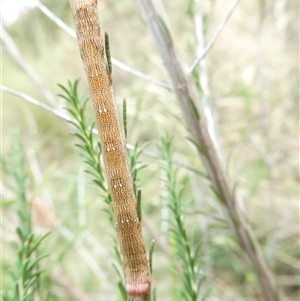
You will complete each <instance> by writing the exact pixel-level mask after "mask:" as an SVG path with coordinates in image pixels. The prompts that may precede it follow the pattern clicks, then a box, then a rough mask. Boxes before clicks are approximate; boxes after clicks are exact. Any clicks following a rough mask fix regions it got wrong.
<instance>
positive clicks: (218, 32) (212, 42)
mask: <svg viewBox="0 0 300 301" xmlns="http://www.w3.org/2000/svg"><path fill="white" fill-rule="evenodd" d="M240 1H241V0H234V1H233V2H232V4H231V6H230V8H229V10H228V12H227V14H226V15H225V17H224V19H223V20H222V21H221V23H220V24H219V26H218V27H217V29H216V31H215V32H214V34H213V36H212V37H211V39H210V40H209V41H208V43H207V45H206V47H205V48H204V50H203V52H202V53H201V54H200V55H199V56H198V57H197V58H196V60H195V61H194V62H193V64H192V65H191V66H190V68H188V71H187V72H188V73H192V72H193V71H194V69H195V68H196V67H197V65H198V64H199V63H200V61H201V60H202V59H203V58H204V57H205V56H206V54H207V53H208V51H209V50H210V49H211V47H212V46H213V44H214V43H215V41H216V40H217V38H218V36H219V35H220V33H221V31H222V30H223V28H224V26H225V24H226V23H227V21H228V20H229V18H230V16H231V15H232V13H233V11H234V9H235V8H236V6H237V5H238V3H239V2H240Z"/></svg>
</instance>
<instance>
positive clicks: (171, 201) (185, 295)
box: [160, 137, 204, 301]
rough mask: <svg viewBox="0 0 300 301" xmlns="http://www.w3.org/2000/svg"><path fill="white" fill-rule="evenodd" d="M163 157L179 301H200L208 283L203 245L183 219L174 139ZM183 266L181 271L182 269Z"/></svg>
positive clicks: (166, 145)
mask: <svg viewBox="0 0 300 301" xmlns="http://www.w3.org/2000/svg"><path fill="white" fill-rule="evenodd" d="M160 150H161V153H162V157H163V160H164V162H163V170H164V172H165V174H166V179H165V180H166V189H167V195H168V203H167V206H168V209H169V212H170V214H171V215H170V218H169V245H170V247H171V250H172V256H174V263H173V265H174V266H173V273H174V275H175V277H176V278H177V279H178V281H179V285H178V286H177V287H176V289H175V290H176V293H177V296H178V300H186V301H196V300H200V299H199V298H200V293H199V292H200V287H201V284H202V282H203V280H204V276H203V274H202V270H201V266H202V263H201V261H200V260H199V255H200V247H201V241H199V242H194V244H193V241H194V239H195V237H193V236H192V237H189V236H188V234H187V231H186V226H185V225H184V221H183V216H182V192H183V188H184V187H183V186H181V185H179V183H178V177H177V171H178V170H177V169H175V168H174V167H173V163H172V139H171V138H169V137H166V138H163V139H162V143H161V146H160ZM176 264H178V265H179V269H178V266H177V265H176Z"/></svg>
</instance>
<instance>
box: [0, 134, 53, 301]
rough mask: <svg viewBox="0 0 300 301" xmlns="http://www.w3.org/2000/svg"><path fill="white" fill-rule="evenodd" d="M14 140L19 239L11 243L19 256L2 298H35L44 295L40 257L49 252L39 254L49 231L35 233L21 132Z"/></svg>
mask: <svg viewBox="0 0 300 301" xmlns="http://www.w3.org/2000/svg"><path fill="white" fill-rule="evenodd" d="M11 140H12V141H11V145H12V146H11V153H10V154H11V168H10V173H11V175H12V177H13V178H14V181H15V184H16V185H15V191H16V200H17V202H16V205H17V210H16V212H17V214H18V217H19V226H18V227H17V229H16V233H17V238H18V240H17V241H14V242H13V244H12V245H13V249H14V251H15V254H16V259H15V262H14V264H13V265H12V266H11V268H10V277H9V278H8V279H7V284H6V288H5V289H4V291H3V292H2V297H3V301H16V300H20V301H34V300H36V298H41V294H40V291H39V286H40V277H41V274H42V273H43V272H44V269H43V268H40V261H41V260H42V259H43V258H45V257H47V256H48V254H45V253H42V254H40V246H41V243H42V242H43V240H44V239H45V237H46V236H47V235H49V234H50V232H48V233H46V234H44V235H42V236H39V237H36V236H35V235H34V233H33V230H32V227H31V212H30V207H29V205H28V201H27V199H26V189H25V187H26V178H27V174H26V169H25V163H24V153H23V148H22V145H21V141H20V134H19V133H18V132H14V133H13V134H12V139H11ZM38 296H39V297H38Z"/></svg>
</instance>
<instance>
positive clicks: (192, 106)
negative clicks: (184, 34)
mask: <svg viewBox="0 0 300 301" xmlns="http://www.w3.org/2000/svg"><path fill="white" fill-rule="evenodd" d="M234 3H238V1H235V2H234ZM139 4H140V7H141V10H142V13H143V15H144V17H145V19H146V22H147V24H148V27H149V29H150V31H151V33H152V35H153V37H154V39H155V42H156V43H157V46H158V49H159V50H160V54H161V56H162V59H163V61H164V65H165V67H166V69H167V71H168V73H169V77H170V79H171V82H172V86H173V89H174V92H175V94H176V96H177V99H178V101H179V105H180V107H181V110H182V113H183V116H184V119H185V121H186V123H187V125H188V127H189V130H190V132H191V136H192V138H193V140H194V142H195V144H196V145H198V147H199V150H200V151H199V154H200V155H201V158H202V161H203V163H204V166H205V168H206V170H207V173H208V176H209V178H210V180H211V182H212V184H213V187H214V190H215V192H216V194H217V196H218V198H219V199H220V201H221V203H222V204H223V208H224V209H225V213H226V216H227V220H228V223H229V225H230V227H231V229H232V231H233V233H234V235H235V236H236V238H237V241H238V242H239V244H240V246H241V247H242V249H243V250H244V252H245V254H246V255H247V256H246V258H247V259H248V261H249V265H251V266H253V269H254V271H255V272H256V275H257V278H258V282H259V284H260V286H261V289H262V293H263V294H264V296H265V298H266V300H269V301H275V300H279V296H278V294H277V292H276V286H275V281H274V278H273V275H272V273H271V271H270V269H269V267H268V265H267V263H266V261H265V259H264V257H263V255H262V251H261V249H260V246H259V244H258V241H257V240H256V238H255V236H254V235H253V232H252V229H251V227H250V225H249V223H248V222H247V220H246V217H245V216H244V214H243V212H242V211H241V210H240V208H239V206H238V203H237V202H236V199H235V195H234V194H233V192H232V189H231V186H230V184H229V181H228V179H227V175H226V173H225V170H224V166H223V162H222V161H221V159H220V157H219V156H218V153H217V151H216V149H215V147H214V144H213V141H212V138H211V136H210V134H209V131H208V128H207V124H206V122H205V118H204V114H203V112H202V109H201V108H197V105H198V103H200V101H199V99H198V95H197V93H196V92H195V89H194V87H193V86H192V84H191V83H192V79H191V78H190V76H189V75H188V74H187V71H186V70H185V68H183V65H182V59H181V58H180V57H179V55H178V53H177V51H176V44H175V42H174V40H173V37H172V36H171V34H170V31H169V30H168V27H167V26H166V23H164V22H163V19H162V18H161V16H160V15H159V12H158V11H157V9H156V7H155V5H154V3H153V1H152V0H139Z"/></svg>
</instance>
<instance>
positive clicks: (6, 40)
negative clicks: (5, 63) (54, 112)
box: [0, 26, 57, 107]
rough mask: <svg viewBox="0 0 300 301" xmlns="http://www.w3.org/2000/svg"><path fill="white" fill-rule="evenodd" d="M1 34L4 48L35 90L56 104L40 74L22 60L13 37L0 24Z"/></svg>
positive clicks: (53, 104) (52, 103)
mask: <svg viewBox="0 0 300 301" xmlns="http://www.w3.org/2000/svg"><path fill="white" fill-rule="evenodd" d="M1 29H2V34H1V35H0V38H1V41H2V43H3V44H4V46H5V48H6V50H7V51H8V53H9V54H10V56H11V57H12V58H13V59H14V60H15V62H16V63H17V64H18V65H19V66H20V67H21V68H22V69H23V70H24V72H25V73H26V74H27V75H28V77H29V78H30V79H31V81H32V82H33V83H34V85H35V86H36V88H37V90H38V91H39V92H40V93H41V95H42V96H43V97H44V98H45V99H46V100H47V101H48V102H49V103H50V104H51V105H52V106H54V107H55V106H56V105H57V100H56V99H55V97H54V96H53V95H52V93H51V92H50V91H48V90H47V89H46V88H45V86H44V84H43V82H42V80H41V78H40V76H39V75H38V74H37V72H35V70H34V69H33V68H32V67H31V66H30V65H29V64H28V63H27V62H26V61H25V60H24V58H23V56H22V55H21V53H20V51H19V50H18V48H17V46H16V45H15V43H14V41H13V39H12V38H11V37H10V35H9V34H8V32H7V31H6V30H5V29H4V27H3V26H1Z"/></svg>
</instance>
